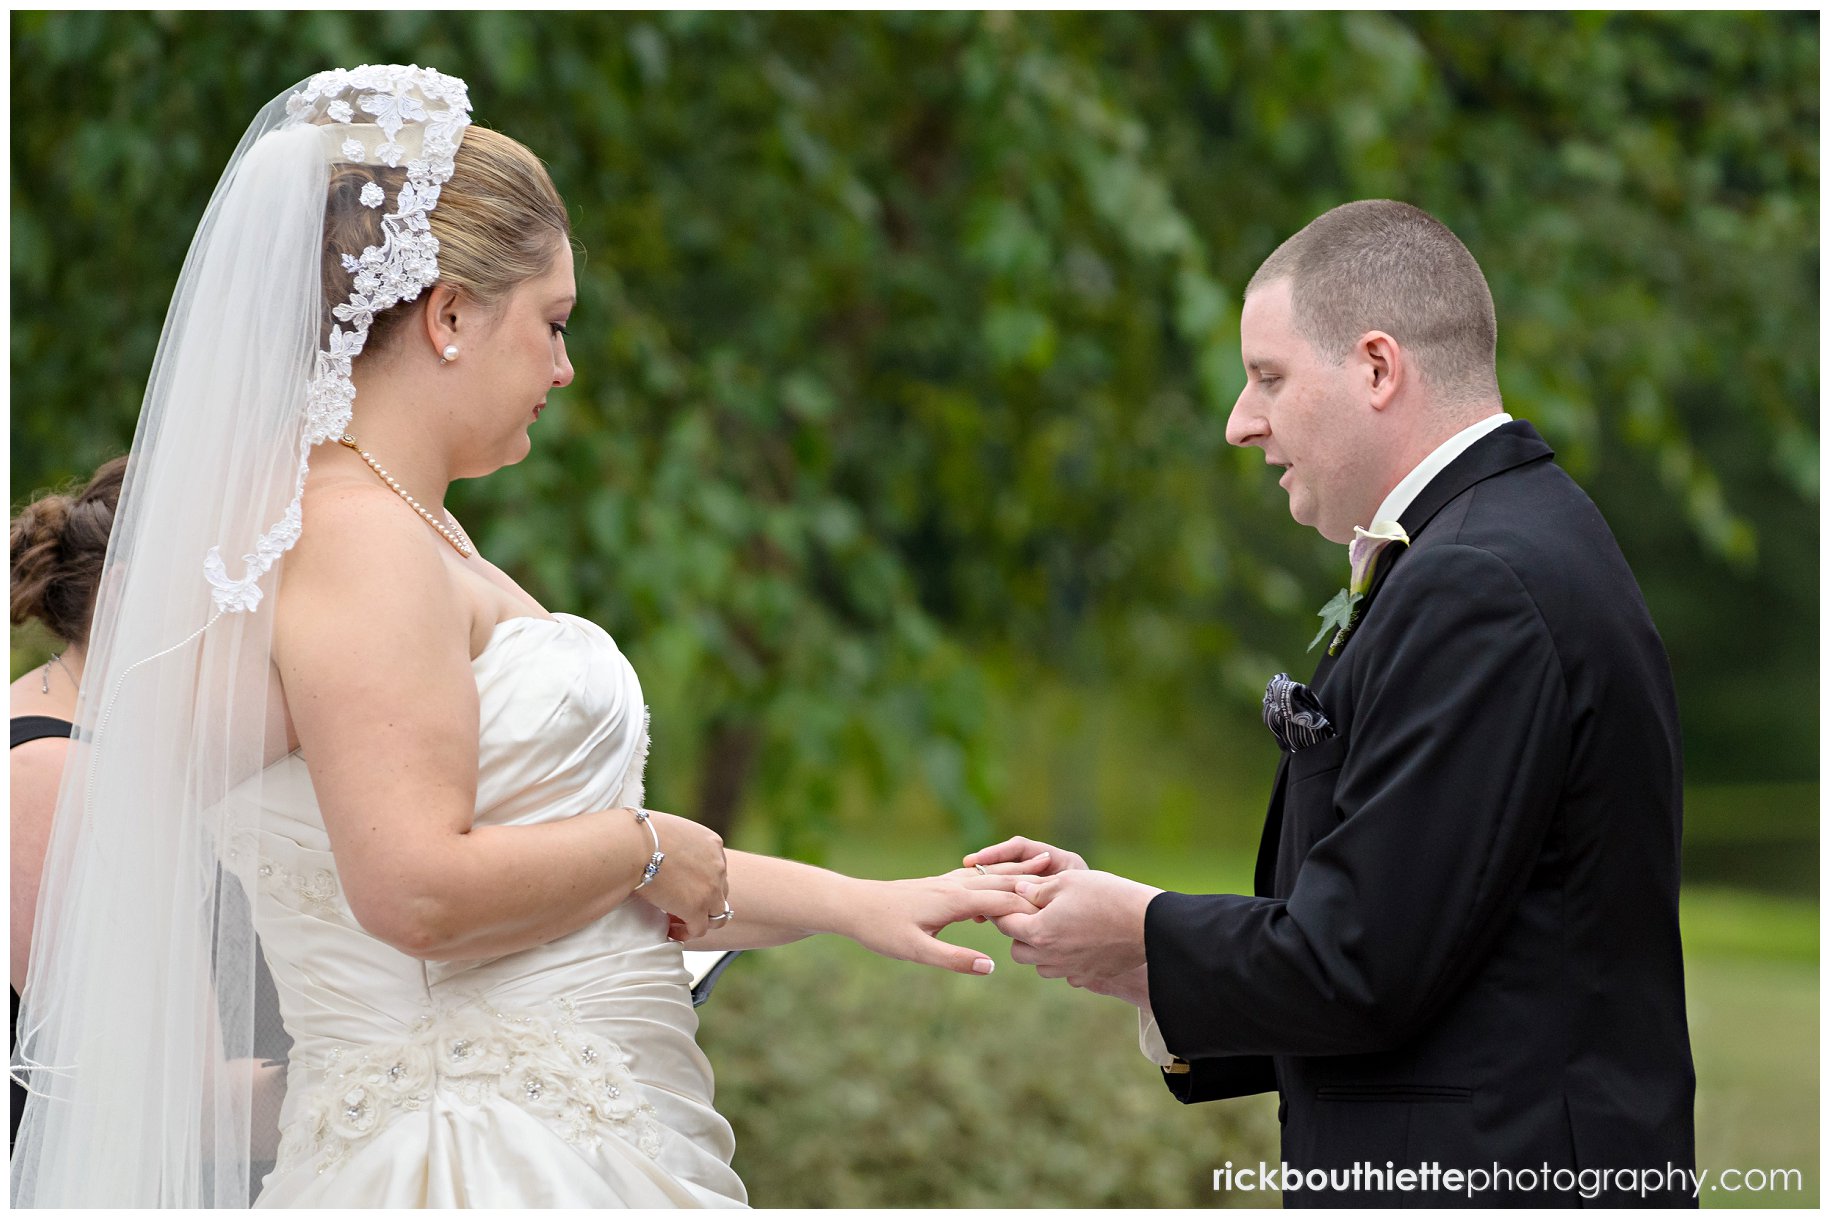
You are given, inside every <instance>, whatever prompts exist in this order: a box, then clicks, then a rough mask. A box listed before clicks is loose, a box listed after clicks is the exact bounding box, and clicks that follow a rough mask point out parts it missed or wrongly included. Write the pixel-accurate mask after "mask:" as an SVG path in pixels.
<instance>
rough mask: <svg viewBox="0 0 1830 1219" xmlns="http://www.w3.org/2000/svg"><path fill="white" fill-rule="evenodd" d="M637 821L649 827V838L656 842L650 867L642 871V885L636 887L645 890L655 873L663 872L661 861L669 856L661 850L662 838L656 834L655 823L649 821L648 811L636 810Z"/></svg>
mask: <svg viewBox="0 0 1830 1219" xmlns="http://www.w3.org/2000/svg"><path fill="white" fill-rule="evenodd" d="M635 819H636V820H637V821H639V822H640V823H641V824H643V825H645V826H647V827H648V837H649V838H650V840H652V841H653V842H654V854H653V855H650V856H649V857H648V866H647V867H645V868H643V869H642V883H641V884H638V885H637V886H636V888H637V889H643V888H646V887H647V886H648V882H649V881H651V880H653V879H654V877H655V873H656V872H659V871H660V870H661V861H662V860H664V859H666V858H667V854H666V852H664V851H662V850H661V836H660V835H659V834H657V833H655V828H654V822H652V821H650V820H649V819H648V810H647V809H645V808H638V809H636V810H635Z"/></svg>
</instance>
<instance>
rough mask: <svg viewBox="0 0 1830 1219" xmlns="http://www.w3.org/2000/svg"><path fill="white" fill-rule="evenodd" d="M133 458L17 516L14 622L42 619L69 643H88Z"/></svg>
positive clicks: (37, 502)
mask: <svg viewBox="0 0 1830 1219" xmlns="http://www.w3.org/2000/svg"><path fill="white" fill-rule="evenodd" d="M126 473H127V458H126V457H116V458H115V459H114V460H112V461H108V462H104V463H103V464H102V465H101V466H99V467H98V468H97V469H96V471H95V474H94V475H93V476H92V477H91V478H90V479H89V485H88V486H86V487H84V488H83V489H82V490H81V491H78V492H77V493H76V494H74V495H63V494H55V493H54V494H50V495H43V496H40V497H39V498H37V499H35V500H33V501H32V502H31V503H29V504H27V505H26V506H25V507H24V509H22V510H21V511H20V513H19V515H18V516H15V517H14V518H13V625H14V626H19V625H20V624H22V623H24V622H27V621H29V620H30V619H33V618H36V619H38V620H39V621H40V622H42V623H44V624H45V626H46V627H47V628H49V630H50V632H51V634H53V635H55V636H57V638H58V639H60V640H62V641H63V642H64V643H66V644H72V643H73V644H87V643H88V640H89V621H90V618H91V616H92V615H93V614H94V613H95V593H96V589H97V588H98V587H99V586H100V584H101V581H102V559H103V558H104V556H106V554H107V553H108V535H109V534H110V533H111V532H112V531H113V529H114V509H115V505H116V504H118V503H119V502H120V499H121V480H122V478H123V477H125V475H126Z"/></svg>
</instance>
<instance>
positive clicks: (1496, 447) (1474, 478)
mask: <svg viewBox="0 0 1830 1219" xmlns="http://www.w3.org/2000/svg"><path fill="white" fill-rule="evenodd" d="M1554 456H1556V454H1555V453H1553V452H1552V451H1551V447H1550V446H1549V445H1547V444H1545V443H1544V438H1543V437H1541V436H1539V435H1538V432H1537V429H1536V428H1534V427H1532V426H1531V424H1529V423H1527V422H1525V421H1524V420H1523V419H1514V420H1513V421H1512V422H1511V423H1505V424H1501V425H1500V426H1499V427H1496V428H1494V429H1493V430H1492V431H1491V432H1488V433H1487V434H1486V435H1485V436H1482V437H1481V438H1480V439H1479V440H1477V441H1475V442H1474V444H1473V445H1471V446H1469V448H1468V451H1467V452H1465V453H1463V454H1462V455H1461V456H1460V457H1457V458H1456V459H1455V460H1454V461H1452V462H1450V463H1449V464H1448V465H1447V466H1445V467H1444V468H1443V471H1442V473H1440V474H1438V475H1437V476H1436V477H1435V478H1432V479H1431V480H1430V482H1429V485H1428V486H1426V487H1424V489H1423V490H1421V491H1419V492H1418V493H1417V498H1416V499H1414V500H1412V501H1411V506H1410V507H1408V508H1406V509H1405V510H1404V512H1403V513H1402V514H1401V515H1400V516H1399V518H1398V523H1399V524H1401V525H1403V526H1404V532H1405V534H1406V535H1407V536H1408V537H1410V539H1411V540H1412V541H1413V542H1414V541H1416V540H1417V535H1418V534H1420V533H1422V532H1423V531H1424V529H1425V528H1426V527H1428V525H1429V523H1430V521H1431V520H1432V519H1433V518H1434V517H1435V516H1436V514H1437V513H1438V512H1441V511H1442V510H1443V509H1444V508H1446V507H1448V505H1449V502H1450V501H1451V500H1453V499H1454V498H1455V497H1456V496H1458V495H1460V494H1461V493H1462V492H1463V491H1466V490H1467V489H1468V488H1469V487H1472V486H1474V484H1476V483H1480V482H1485V481H1486V480H1488V479H1489V478H1492V477H1493V476H1494V475H1496V474H1504V473H1505V472H1506V471H1508V470H1515V469H1517V468H1518V467H1520V466H1523V465H1530V464H1531V463H1532V462H1534V461H1549V460H1550V459H1551V458H1552V457H1554ZM1377 587H1378V585H1377V583H1376V582H1375V584H1374V589H1375V590H1376V589H1377Z"/></svg>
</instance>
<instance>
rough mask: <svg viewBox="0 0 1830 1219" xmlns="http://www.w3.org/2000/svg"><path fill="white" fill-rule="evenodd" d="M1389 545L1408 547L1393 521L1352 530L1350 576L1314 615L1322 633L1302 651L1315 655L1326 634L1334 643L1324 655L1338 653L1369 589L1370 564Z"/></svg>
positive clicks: (1357, 619) (1371, 568) (1348, 554)
mask: <svg viewBox="0 0 1830 1219" xmlns="http://www.w3.org/2000/svg"><path fill="white" fill-rule="evenodd" d="M1393 542H1402V543H1403V544H1404V545H1406V546H1409V545H1410V544H1411V538H1410V535H1409V534H1407V533H1405V532H1404V526H1402V525H1400V524H1399V523H1398V522H1397V521H1374V522H1373V524H1372V528H1371V529H1362V528H1360V527H1359V526H1358V525H1355V526H1354V527H1353V541H1351V542H1349V543H1348V544H1347V562H1348V565H1349V566H1350V567H1351V568H1352V569H1353V574H1352V576H1351V577H1350V579H1349V581H1348V585H1347V587H1346V588H1343V589H1342V590H1341V591H1340V592H1338V593H1336V594H1335V595H1334V597H1333V599H1331V600H1330V601H1329V602H1328V604H1327V605H1324V606H1323V607H1322V608H1321V609H1320V610H1318V611H1317V612H1316V617H1318V618H1320V619H1321V620H1322V629H1321V630H1319V631H1317V632H1316V635H1315V638H1314V639H1311V640H1310V641H1309V646H1308V647H1307V648H1305V649H1304V651H1308V652H1313V651H1315V645H1316V644H1318V643H1320V642H1321V641H1322V640H1323V639H1325V638H1327V636H1328V632H1329V631H1333V632H1334V639H1333V641H1332V642H1330V643H1329V645H1328V654H1329V655H1330V656H1333V655H1334V654H1335V653H1337V652H1339V651H1340V650H1341V645H1342V644H1344V643H1346V642H1347V636H1349V635H1351V634H1352V633H1353V628H1354V626H1355V625H1356V624H1357V623H1358V622H1359V620H1360V602H1361V601H1363V600H1365V599H1366V593H1367V591H1368V590H1369V589H1370V588H1371V587H1372V576H1373V561H1374V560H1375V559H1377V558H1378V557H1379V552H1380V551H1381V550H1384V549H1385V548H1386V547H1387V546H1389V545H1391V544H1392V543H1393Z"/></svg>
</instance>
